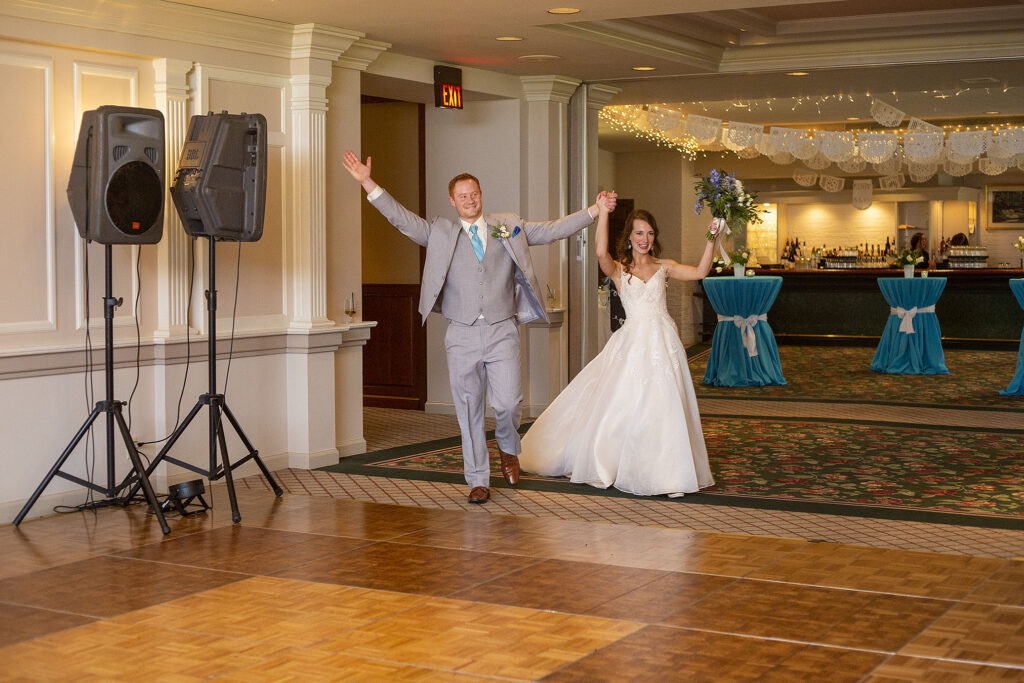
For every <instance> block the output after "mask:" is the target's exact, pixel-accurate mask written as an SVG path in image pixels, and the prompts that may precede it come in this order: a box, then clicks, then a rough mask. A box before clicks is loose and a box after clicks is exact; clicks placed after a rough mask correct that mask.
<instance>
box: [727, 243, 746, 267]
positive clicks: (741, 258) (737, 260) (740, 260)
mask: <svg viewBox="0 0 1024 683" xmlns="http://www.w3.org/2000/svg"><path fill="white" fill-rule="evenodd" d="M749 260H750V250H749V249H747V248H746V247H739V248H737V249H733V250H732V251H730V252H729V261H730V262H731V263H733V264H735V265H740V266H745V265H747V262H748V261H749Z"/></svg>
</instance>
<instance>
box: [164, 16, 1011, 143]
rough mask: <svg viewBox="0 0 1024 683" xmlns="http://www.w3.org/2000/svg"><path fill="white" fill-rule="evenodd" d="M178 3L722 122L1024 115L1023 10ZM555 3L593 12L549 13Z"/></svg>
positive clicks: (616, 101)
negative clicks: (310, 27) (333, 29)
mask: <svg viewBox="0 0 1024 683" xmlns="http://www.w3.org/2000/svg"><path fill="white" fill-rule="evenodd" d="M179 1H180V2H181V3H182V4H189V5H196V6H201V7H206V8H210V9H217V10H223V11H227V12H232V13H237V14H244V15H248V16H256V17H260V18H265V19H271V20H276V21H283V22H288V23H296V24H297V23H309V22H316V23H323V24H329V25H333V26H338V27H342V28H346V29H350V30H355V31H360V32H363V33H365V34H366V37H367V38H369V39H373V40H380V41H384V42H387V43H390V44H391V48H390V51H391V52H394V53H398V54H403V55H409V56H414V57H421V58H424V59H429V60H432V61H437V62H444V63H449V64H454V65H462V66H467V67H470V66H472V67H480V68H484V69H490V70H493V71H497V72H502V73H508V74H515V75H524V76H525V75H542V74H559V75H564V76H570V77H574V78H578V79H580V80H583V81H587V82H599V83H605V84H609V85H612V86H614V87H616V88H620V89H621V92H620V93H619V94H618V95H617V96H616V97H615V99H614V100H613V101H612V103H613V104H626V103H672V104H676V105H678V107H679V108H680V109H682V110H683V111H684V113H698V114H702V115H706V116H712V117H715V118H722V119H725V120H737V121H744V122H749V123H764V124H771V125H786V124H793V125H798V124H805V125H808V124H816V123H822V122H846V121H849V120H855V119H859V120H861V121H870V112H869V109H870V104H871V98H872V97H878V98H879V99H882V100H884V101H886V102H888V103H889V104H892V105H894V106H896V107H897V108H899V109H902V110H904V111H906V112H907V113H908V115H910V116H916V117H918V118H922V119H926V120H928V121H933V122H936V123H941V122H949V121H953V120H963V119H971V120H972V121H977V120H985V119H986V117H987V118H991V119H993V120H999V121H1006V120H1016V119H1017V118H1018V117H1024V0H895V1H894V0H838V1H835V2H804V1H801V0H789V1H783V0H687V1H686V2H680V1H679V0H631V1H630V2H623V0H518V1H517V2H514V3H498V2H481V1H480V0H474V1H472V2H470V1H468V0H445V1H444V2H438V1H431V0H388V1H387V2H375V3H373V2H371V3H367V2H353V1H352V0H179ZM559 4H563V5H570V6H573V7H578V8H580V9H581V11H580V12H579V13H576V14H569V15H555V14H550V13H549V12H548V10H549V9H551V8H553V7H555V6H557V5H559ZM682 7H685V8H686V10H687V11H685V12H680V9H681V8H682ZM501 36H513V37H519V38H522V40H520V41H499V40H497V38H498V37H501ZM637 66H644V67H653V70H651V71H644V72H639V71H635V70H633V67H637ZM794 71H801V72H807V75H806V76H791V75H787V73H788V72H794ZM840 93H842V94H843V97H842V98H840V97H837V95H838V94H840ZM869 93H870V95H869ZM986 112H996V113H986ZM1021 120H1024V118H1021Z"/></svg>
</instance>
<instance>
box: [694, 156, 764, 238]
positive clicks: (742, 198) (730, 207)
mask: <svg viewBox="0 0 1024 683" xmlns="http://www.w3.org/2000/svg"><path fill="white" fill-rule="evenodd" d="M697 177H698V178H699V180H698V181H697V182H696V183H694V184H693V189H694V191H695V192H696V193H697V203H696V204H695V205H694V207H693V212H694V213H695V214H697V215H700V213H701V211H702V210H703V209H704V207H705V206H707V207H708V209H710V210H711V215H712V216H713V217H714V218H721V219H723V220H724V221H725V222H726V223H729V224H739V223H743V224H747V223H760V222H761V217H760V216H759V215H758V210H757V204H756V202H755V200H756V199H757V195H756V194H754V193H751V192H747V191H745V190H744V189H743V183H742V182H740V181H739V180H736V175H735V174H733V173H723V172H722V171H720V170H718V169H717V168H713V169H711V172H710V173H708V175H707V177H702V176H697ZM704 237H705V238H706V239H708V240H709V241H710V240H713V239H714V238H715V235H714V233H713V232H711V231H710V230H708V232H707V233H705V234H704Z"/></svg>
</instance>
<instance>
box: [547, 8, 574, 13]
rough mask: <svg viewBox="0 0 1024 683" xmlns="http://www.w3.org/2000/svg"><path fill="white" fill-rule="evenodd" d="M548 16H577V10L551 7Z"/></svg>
mask: <svg viewBox="0 0 1024 683" xmlns="http://www.w3.org/2000/svg"><path fill="white" fill-rule="evenodd" d="M548 14H579V10H578V9H577V8H575V7H552V8H551V9H549V10H548Z"/></svg>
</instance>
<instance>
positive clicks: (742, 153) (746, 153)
mask: <svg viewBox="0 0 1024 683" xmlns="http://www.w3.org/2000/svg"><path fill="white" fill-rule="evenodd" d="M736 156H738V157H739V158H740V159H753V158H754V157H759V156H761V153H760V152H758V151H757V148H756V147H744V148H743V149H739V150H736Z"/></svg>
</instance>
